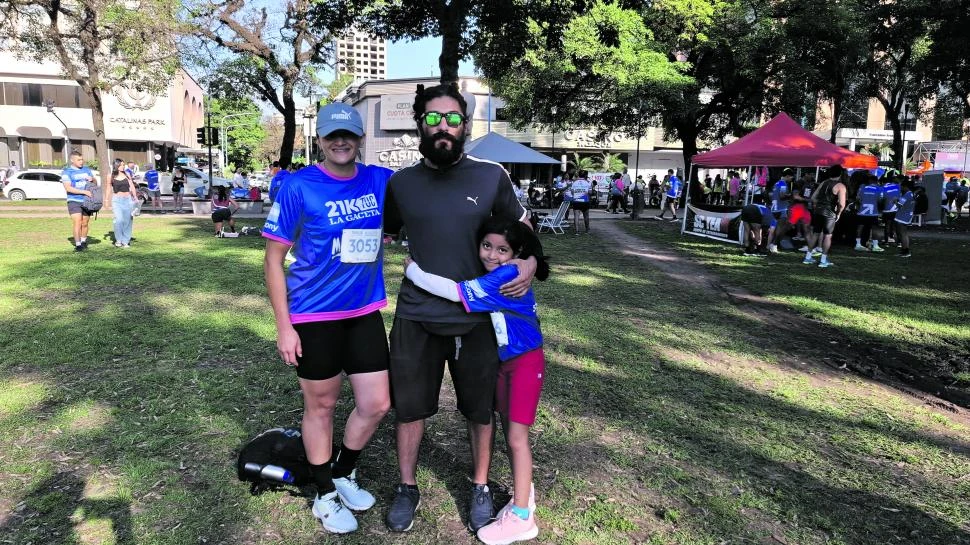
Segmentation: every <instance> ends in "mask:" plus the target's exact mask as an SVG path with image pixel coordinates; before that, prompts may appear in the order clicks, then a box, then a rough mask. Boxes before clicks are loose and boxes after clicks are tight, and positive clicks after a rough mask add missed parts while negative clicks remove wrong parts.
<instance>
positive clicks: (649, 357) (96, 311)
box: [0, 217, 970, 545]
mask: <svg viewBox="0 0 970 545" xmlns="http://www.w3.org/2000/svg"><path fill="white" fill-rule="evenodd" d="M94 225H95V226H94V228H93V229H92V234H93V235H95V236H96V237H97V238H98V239H100V237H101V235H103V234H104V233H105V232H106V231H108V230H110V220H109V219H108V218H102V219H100V220H98V221H97V222H95V224H94ZM210 229H211V224H210V223H208V222H206V221H202V220H197V219H192V218H177V217H168V218H153V219H152V221H143V222H138V221H136V227H135V237H136V240H135V243H134V246H133V248H132V249H131V250H129V251H121V250H116V249H115V248H113V247H111V246H110V244H109V243H108V242H107V241H102V242H100V243H97V244H92V247H91V249H90V250H89V251H88V252H87V253H83V254H74V253H72V252H71V251H70V246H69V244H68V242H67V238H68V235H69V225H68V222H67V220H66V219H64V220H53V219H36V220H34V219H0V230H2V232H3V233H4V234H5V237H4V239H3V242H0V464H2V466H3V468H4V471H3V472H0V542H11V543H29V542H32V543H64V544H75V543H77V544H80V543H137V544H183V543H184V544H189V543H192V544H198V543H227V544H229V543H232V544H236V543H247V544H248V543H253V544H255V543H286V544H291V543H338V542H339V543H348V544H372V543H414V544H419V543H420V544H424V543H442V544H452V543H475V542H476V541H475V540H474V538H473V537H472V536H470V535H469V534H468V533H467V532H466V531H465V530H464V529H463V519H462V515H461V513H462V512H463V511H464V505H465V502H466V501H467V480H466V474H467V472H468V448H467V443H466V441H465V439H464V431H463V429H464V428H463V424H462V422H461V421H460V418H459V417H458V415H457V413H456V412H455V411H454V405H453V401H452V396H451V394H450V388H449V387H448V386H447V385H446V387H445V392H444V395H443V404H442V411H441V413H440V414H439V415H438V416H436V417H435V418H433V419H431V420H430V421H429V426H428V429H427V433H426V437H425V442H424V445H423V447H422V452H421V466H420V472H419V482H420V484H421V486H422V507H421V509H420V511H419V518H418V520H417V522H416V523H415V527H414V529H413V530H412V532H410V533H408V534H405V535H400V536H398V535H392V534H389V533H388V532H387V530H386V529H385V528H384V526H383V523H382V519H383V515H384V511H385V509H386V507H387V503H388V502H389V501H390V497H391V487H392V485H393V483H395V482H396V480H397V476H396V457H395V454H394V451H393V445H394V439H393V429H392V426H391V423H390V419H388V420H387V421H385V422H384V423H383V424H382V426H381V428H380V429H379V430H378V432H377V434H376V436H375V438H374V440H373V442H372V444H371V446H370V447H369V448H368V449H367V450H366V451H365V452H364V454H363V456H362V460H361V473H362V477H363V482H364V484H365V486H367V487H368V488H370V489H371V490H373V491H374V493H375V495H376V496H377V497H378V505H377V506H376V507H375V508H374V509H372V510H371V511H369V512H367V513H365V514H362V515H361V516H360V517H359V519H360V522H361V530H360V531H359V532H357V533H356V534H353V535H350V536H346V537H340V538H337V537H333V536H329V535H326V534H324V533H323V532H322V530H321V529H320V528H319V524H317V523H315V521H314V520H313V519H312V517H311V515H310V513H309V511H308V510H307V508H306V504H305V502H304V501H303V500H302V499H299V498H295V497H291V496H288V495H285V494H281V493H268V494H264V495H261V496H258V497H252V496H250V495H249V494H248V492H247V487H246V486H245V485H244V484H242V483H239V482H238V481H237V480H236V478H235V472H234V462H235V451H236V449H237V448H238V447H239V445H240V444H241V443H242V442H243V441H245V440H246V439H247V438H248V437H251V436H252V435H254V434H255V433H257V432H259V431H262V430H263V429H266V428H269V427H273V426H277V425H290V424H294V423H296V422H298V420H299V416H300V410H301V401H300V397H299V391H298V387H297V384H296V380H295V377H294V376H293V375H292V373H291V371H290V370H288V369H287V368H285V367H284V366H283V365H281V364H280V363H279V362H278V357H277V355H276V353H275V347H274V328H273V321H272V314H271V312H270V309H269V305H268V303H267V301H266V297H265V295H264V289H263V285H262V271H261V268H262V267H261V261H262V242H261V239H259V238H257V237H241V238H239V239H214V238H212V237H211V236H210V234H209V231H210ZM544 241H545V243H546V246H547V251H548V253H550V254H552V255H553V256H554V262H553V263H554V267H553V274H552V277H551V278H550V280H549V281H547V282H545V283H542V284H538V285H537V286H536V290H537V297H538V300H539V302H540V314H541V316H542V319H543V328H544V333H545V338H546V347H545V349H546V356H547V360H548V370H547V374H546V384H545V390H544V392H543V400H542V405H541V408H540V413H539V418H538V421H537V423H536V426H535V428H534V433H533V435H534V445H535V447H534V448H535V467H536V469H535V481H536V488H537V494H538V504H539V505H538V511H537V516H538V519H539V523H540V526H541V533H540V535H539V538H538V540H537V542H538V543H548V544H577V545H578V544H591V543H596V544H599V543H602V544H607V543H609V544H613V543H628V544H634V543H638V544H639V543H655V544H671V543H674V544H684V545H686V544H720V543H762V542H765V543H767V542H787V543H798V544H853V545H854V544H869V543H871V544H884V543H913V544H926V545H930V544H938V543H947V544H957V543H970V523H968V521H970V501H968V500H970V477H968V475H970V460H968V453H970V442H968V435H970V434H968V428H967V422H966V419H965V418H964V417H962V416H959V415H952V414H949V413H941V412H938V411H936V410H933V409H932V408H930V407H929V406H926V405H922V404H920V403H919V402H918V401H916V400H915V399H913V398H910V397H908V396H905V395H902V394H900V393H899V392H898V391H896V390H893V389H890V388H886V387H884V386H881V385H880V384H878V383H875V382H871V381H869V380H867V379H864V378H861V377H858V376H856V375H852V374H846V373H832V372H831V370H830V369H828V368H824V367H820V366H816V365H814V364H807V365H803V366H791V365H785V364H781V363H779V361H780V360H781V358H782V354H780V353H779V352H776V351H774V350H772V349H771V348H766V347H765V345H764V343H761V342H758V341H759V339H758V337H759V335H760V333H759V328H760V327H762V326H761V325H760V324H759V323H756V322H754V321H753V320H751V319H750V318H748V317H746V316H744V315H743V314H741V313H739V312H738V311H737V310H736V309H735V308H733V307H732V306H731V305H729V304H727V303H722V302H720V301H719V300H716V299H713V300H712V298H711V297H709V296H707V295H705V294H704V293H699V292H695V291H693V290H691V289H689V288H684V287H683V286H682V285H681V284H679V283H677V282H675V281H674V280H671V279H670V278H668V277H666V276H664V275H663V274H661V273H659V272H657V271H656V270H654V269H652V268H650V267H649V266H647V265H645V264H644V263H643V262H641V261H640V260H639V259H637V258H635V257H631V256H625V255H622V254H619V253H617V252H616V251H614V250H613V249H611V248H610V247H608V246H607V245H604V244H603V242H602V241H601V240H599V239H596V238H594V237H544ZM661 243H663V244H667V243H672V244H678V245H680V244H684V243H682V242H679V241H678V240H670V241H669V242H668V241H661ZM686 244H695V242H694V241H689V242H687V243H686ZM687 251H697V252H700V251H702V249H696V250H694V249H687ZM703 251H707V252H711V255H712V257H711V260H712V261H714V256H715V255H716V252H718V251H719V250H716V249H708V250H703ZM918 251H919V250H918ZM402 258H403V254H402V252H401V249H400V247H397V246H394V247H391V248H390V249H389V250H388V252H387V264H386V273H387V285H388V288H389V291H390V292H391V295H392V299H391V300H392V305H391V308H390V309H388V311H386V312H385V320H386V321H387V323H388V324H389V323H390V319H391V315H392V312H393V296H394V295H395V294H396V289H397V285H398V279H399V278H400V275H401V260H402ZM843 261H845V260H843ZM840 264H841V263H840ZM741 265H742V264H740V263H739V264H738V266H739V267H740V266H741ZM929 265H930V264H929V263H927V261H926V260H921V259H919V258H914V259H913V261H911V262H909V263H908V264H907V265H906V266H907V267H909V270H910V271H916V272H912V273H911V277H912V278H913V279H914V283H915V284H917V286H915V287H916V288H919V289H922V290H927V291H925V293H927V294H929V295H933V294H934V292H932V288H931V287H930V281H929V280H927V281H922V280H920V281H917V280H916V279H920V278H924V277H927V278H928V277H930V276H931V275H935V274H938V273H935V272H932V271H931V270H930V269H929V268H928V267H929ZM712 266H715V265H712ZM745 266H746V265H745ZM764 266H767V265H764ZM796 267H797V264H791V265H790V268H791V269H796ZM847 268H849V267H848V266H845V267H842V268H840V269H838V270H839V271H842V269H847ZM828 272H832V271H828ZM724 274H725V275H732V274H737V273H734V272H731V271H724ZM751 274H754V275H757V274H760V273H751ZM960 274H965V271H963V272H961V273H960ZM729 277H730V278H732V279H733V278H736V277H734V276H729ZM804 282H808V280H807V279H806V280H804ZM833 286H835V287H839V283H837V282H836V283H834V284H833ZM919 293H924V292H919ZM816 297H817V296H816ZM957 297H959V295H958V296H957ZM914 306H915V305H914ZM806 312H807V310H806ZM915 312H916V311H914V313H915ZM920 316H922V318H923V321H924V322H931V321H937V320H938V319H939V318H940V317H943V318H944V323H947V322H946V320H947V319H949V318H948V316H950V315H949V314H947V313H946V311H945V310H944V311H940V310H932V311H930V310H924V311H922V313H916V314H914V315H913V316H910V317H909V319H912V320H913V322H914V323H918V322H920V320H917V319H915V317H920ZM952 326H953V327H956V324H952ZM837 327H845V328H846V329H848V330H850V331H857V330H859V329H860V326H858V325H853V324H852V323H848V322H847V323H846V324H845V325H844V326H837ZM923 327H925V326H923ZM873 335H875V336H876V338H885V339H887V340H889V341H891V340H892V338H893V337H891V336H888V335H883V334H881V333H873ZM941 346H942V345H941ZM925 349H926V350H935V349H937V348H934V345H930V344H927V345H926V347H925ZM446 382H447V381H446ZM347 393H349V391H348V392H347ZM349 399H350V398H349V395H347V396H345V397H344V398H343V399H342V401H341V403H340V405H339V407H338V410H339V414H340V419H339V421H341V422H342V419H343V418H344V417H345V416H346V414H347V413H348V411H349V410H350V402H349ZM503 448H504V445H503V444H502V442H501V439H499V442H498V445H497V449H496V450H497V452H501V451H502V449H503ZM492 476H493V479H494V480H495V481H496V483H497V485H498V488H499V490H500V492H502V493H500V494H499V495H500V498H503V499H504V498H507V494H505V493H504V492H505V490H504V487H507V486H508V485H509V484H510V479H509V470H508V464H507V462H506V461H505V459H504V456H502V455H497V456H496V458H495V463H494V464H493V471H492ZM500 501H501V500H500ZM772 536H774V537H772ZM779 540H781V541H779Z"/></svg>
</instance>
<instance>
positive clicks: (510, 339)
mask: <svg viewBox="0 0 970 545" xmlns="http://www.w3.org/2000/svg"><path fill="white" fill-rule="evenodd" d="M477 238H478V240H479V241H480V242H479V247H478V257H479V259H480V260H481V262H482V265H484V266H485V270H486V271H487V274H486V275H485V276H482V277H479V278H476V279H474V280H468V281H465V282H455V281H453V280H450V279H448V278H444V277H442V276H438V275H434V274H431V273H427V272H425V271H423V270H421V268H420V267H419V266H418V264H417V263H415V262H414V261H412V260H411V259H410V258H407V259H406V260H405V262H404V267H405V274H406V275H407V277H408V278H409V279H410V280H411V281H412V282H414V284H415V285H416V286H417V287H419V288H421V289H423V290H425V291H427V292H429V293H432V294H434V295H437V296H438V297H443V298H445V299H448V300H450V301H454V302H461V303H462V304H463V305H464V306H465V310H466V311H467V312H488V313H490V314H491V317H492V327H493V328H494V329H495V336H496V340H497V341H498V352H499V359H500V360H501V361H502V365H501V367H499V372H498V381H497V382H496V386H495V405H496V406H495V410H497V411H498V412H499V414H500V415H501V417H502V429H503V430H504V431H505V437H506V443H507V444H508V446H509V452H508V455H509V462H510V464H511V466H512V479H513V494H512V501H511V502H509V504H508V505H507V506H505V507H504V508H503V509H502V510H500V511H499V513H498V515H497V516H496V520H495V521H494V522H492V523H491V524H488V525H486V526H483V527H482V528H480V529H479V530H478V538H479V539H480V540H481V541H482V542H483V543H485V544H486V545H492V544H500V543H511V542H513V541H524V540H527V539H532V538H534V537H536V536H537V535H538V533H539V529H538V527H537V526H536V523H535V516H534V511H535V500H534V492H533V488H532V450H531V448H530V446H529V429H530V428H531V427H532V425H533V424H534V423H535V418H536V409H537V407H538V405H539V395H540V393H541V391H542V377H543V374H544V373H545V356H544V354H543V352H542V332H541V331H540V329H539V318H538V316H537V315H536V301H535V295H533V293H532V289H531V288H530V289H529V291H528V292H527V293H526V294H525V295H524V296H522V297H518V298H516V297H506V296H504V295H502V294H501V292H500V291H499V288H500V287H501V286H502V285H503V284H505V283H507V282H509V281H510V280H512V279H513V278H515V277H516V276H518V269H517V268H516V266H515V265H513V264H510V263H508V261H509V260H511V259H513V258H519V259H526V258H528V257H530V256H532V257H535V258H536V259H537V261H538V265H537V268H536V275H535V276H536V278H538V279H539V280H545V279H546V278H547V277H548V276H549V265H548V263H546V260H545V258H543V256H542V247H541V245H540V244H539V239H538V238H537V237H536V235H535V234H534V233H533V232H532V231H530V230H529V229H528V227H525V226H524V225H523V224H522V223H521V222H518V221H515V220H510V219H506V218H503V217H499V216H492V217H490V218H489V219H488V220H486V221H485V223H484V224H483V225H482V227H481V228H480V229H479V230H478V237H477Z"/></svg>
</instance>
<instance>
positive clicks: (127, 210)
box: [111, 163, 138, 248]
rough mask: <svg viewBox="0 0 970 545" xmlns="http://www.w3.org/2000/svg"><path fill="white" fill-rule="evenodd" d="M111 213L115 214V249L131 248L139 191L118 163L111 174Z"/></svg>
mask: <svg viewBox="0 0 970 545" xmlns="http://www.w3.org/2000/svg"><path fill="white" fill-rule="evenodd" d="M111 193H112V196H111V211H112V212H113V213H114V234H115V244H114V245H115V247H117V248H130V247H131V230H132V225H133V223H134V217H133V216H132V214H131V213H132V211H133V210H134V208H135V202H136V201H137V200H138V189H137V188H136V187H135V183H134V182H132V181H131V178H129V177H128V175H127V174H125V171H124V168H123V165H122V164H120V163H118V164H116V165H115V168H114V170H112V172H111Z"/></svg>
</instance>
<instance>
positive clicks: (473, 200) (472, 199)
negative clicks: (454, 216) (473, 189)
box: [465, 197, 478, 206]
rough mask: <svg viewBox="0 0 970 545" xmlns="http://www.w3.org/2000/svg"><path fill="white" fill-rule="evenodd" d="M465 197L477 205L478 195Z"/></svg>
mask: <svg viewBox="0 0 970 545" xmlns="http://www.w3.org/2000/svg"><path fill="white" fill-rule="evenodd" d="M465 198H466V199H468V200H470V201H471V202H473V203H475V206H478V197H474V198H472V197H465Z"/></svg>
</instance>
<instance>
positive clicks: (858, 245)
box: [855, 244, 869, 252]
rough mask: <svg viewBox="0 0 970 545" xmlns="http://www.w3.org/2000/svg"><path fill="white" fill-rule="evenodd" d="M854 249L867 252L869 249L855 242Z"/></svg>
mask: <svg viewBox="0 0 970 545" xmlns="http://www.w3.org/2000/svg"><path fill="white" fill-rule="evenodd" d="M855 251H857V252H868V251H869V248H866V247H865V246H863V245H862V244H856V245H855Z"/></svg>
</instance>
